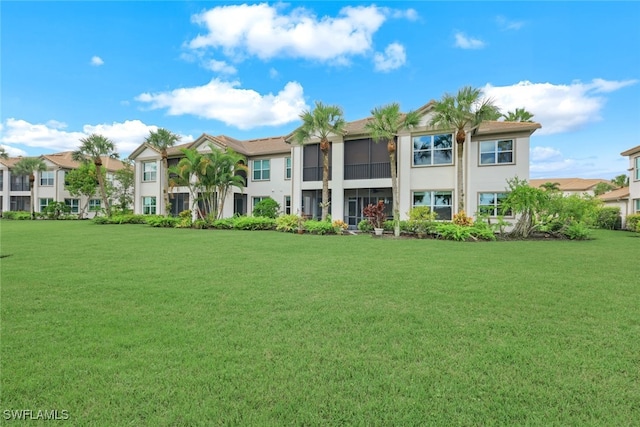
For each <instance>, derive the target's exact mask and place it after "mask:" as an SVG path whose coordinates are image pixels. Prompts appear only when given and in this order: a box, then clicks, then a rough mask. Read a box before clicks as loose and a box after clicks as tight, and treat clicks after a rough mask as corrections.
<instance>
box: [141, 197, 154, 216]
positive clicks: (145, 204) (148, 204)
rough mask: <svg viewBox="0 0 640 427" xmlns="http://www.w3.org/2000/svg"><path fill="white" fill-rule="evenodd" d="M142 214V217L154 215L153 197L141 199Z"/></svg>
mask: <svg viewBox="0 0 640 427" xmlns="http://www.w3.org/2000/svg"><path fill="white" fill-rule="evenodd" d="M142 213H143V214H144V215H155V214H156V198H155V197H143V198H142Z"/></svg>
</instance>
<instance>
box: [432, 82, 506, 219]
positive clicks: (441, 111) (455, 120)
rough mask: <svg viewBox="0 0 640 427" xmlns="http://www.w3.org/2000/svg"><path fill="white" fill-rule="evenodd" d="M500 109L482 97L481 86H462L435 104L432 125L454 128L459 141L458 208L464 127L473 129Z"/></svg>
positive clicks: (460, 206) (461, 191)
mask: <svg viewBox="0 0 640 427" xmlns="http://www.w3.org/2000/svg"><path fill="white" fill-rule="evenodd" d="M499 115H500V110H499V109H498V107H496V106H495V105H494V103H493V100H492V99H490V98H487V99H483V98H482V90H481V89H476V88H472V87H471V86H465V87H463V88H462V89H460V90H459V91H458V93H457V94H456V95H450V94H448V93H445V94H444V96H443V97H442V99H441V100H440V101H436V103H435V105H434V115H433V118H432V119H431V126H435V127H440V128H444V129H453V130H454V131H455V133H456V134H455V137H456V143H457V144H458V150H457V152H458V154H457V157H458V164H457V168H458V170H457V172H458V188H457V191H458V211H462V210H464V172H463V165H462V161H463V160H462V159H463V152H464V143H465V141H466V139H467V132H466V128H470V129H469V130H471V131H473V130H474V129H476V128H477V127H478V126H479V125H480V123H482V122H483V121H485V120H492V119H495V118H496V116H498V117H499Z"/></svg>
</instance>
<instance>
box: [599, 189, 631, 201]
mask: <svg viewBox="0 0 640 427" xmlns="http://www.w3.org/2000/svg"><path fill="white" fill-rule="evenodd" d="M598 198H599V199H600V200H603V201H615V200H620V199H628V198H629V187H622V188H618V189H617V190H613V191H609V192H608V193H604V194H600V195H599V196H598Z"/></svg>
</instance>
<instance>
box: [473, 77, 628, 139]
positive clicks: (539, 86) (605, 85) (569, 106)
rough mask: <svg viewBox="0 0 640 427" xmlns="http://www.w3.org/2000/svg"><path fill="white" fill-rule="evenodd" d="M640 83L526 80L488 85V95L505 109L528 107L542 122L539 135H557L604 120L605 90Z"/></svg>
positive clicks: (538, 120) (486, 89)
mask: <svg viewBox="0 0 640 427" xmlns="http://www.w3.org/2000/svg"><path fill="white" fill-rule="evenodd" d="M635 83H637V81H636V80H625V81H607V80H603V79H594V80H593V81H592V82H591V83H581V82H579V81H576V82H573V83H571V84H569V85H566V84H552V83H532V82H529V81H522V82H519V83H517V84H515V85H512V86H492V85H491V84H487V85H486V86H485V87H484V93H485V95H486V96H488V97H490V98H493V99H494V100H495V102H496V104H497V105H498V106H499V107H500V108H501V109H502V111H503V112H507V111H513V110H515V109H516V108H519V107H524V108H525V109H526V110H527V111H529V112H530V113H532V114H534V115H535V117H534V120H535V121H537V122H539V123H540V124H542V129H540V130H539V131H538V132H536V133H537V134H540V135H545V134H554V133H563V132H571V131H574V130H577V129H580V128H582V127H584V126H585V125H587V124H588V123H590V122H594V121H599V120H601V116H600V113H601V111H602V108H603V107H604V105H605V102H606V99H605V98H604V97H603V96H602V95H601V94H602V93H607V92H611V91H614V90H618V89H620V88H622V87H625V86H629V85H632V84H635Z"/></svg>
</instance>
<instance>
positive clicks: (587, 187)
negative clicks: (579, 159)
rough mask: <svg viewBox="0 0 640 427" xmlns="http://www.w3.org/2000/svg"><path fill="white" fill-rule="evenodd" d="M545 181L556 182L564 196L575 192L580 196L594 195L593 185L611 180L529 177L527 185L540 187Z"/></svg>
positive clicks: (609, 182) (608, 182)
mask: <svg viewBox="0 0 640 427" xmlns="http://www.w3.org/2000/svg"><path fill="white" fill-rule="evenodd" d="M547 182H550V183H552V184H558V189H559V190H560V191H562V193H563V194H564V195H565V196H570V195H572V194H577V195H578V196H582V195H584V194H588V195H589V196H595V187H596V185H598V184H599V183H601V182H604V183H607V184H611V181H609V180H607V179H598V178H594V179H585V178H544V179H530V180H529V185H530V186H532V187H542V186H543V185H544V184H546V183H547Z"/></svg>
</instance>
